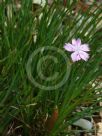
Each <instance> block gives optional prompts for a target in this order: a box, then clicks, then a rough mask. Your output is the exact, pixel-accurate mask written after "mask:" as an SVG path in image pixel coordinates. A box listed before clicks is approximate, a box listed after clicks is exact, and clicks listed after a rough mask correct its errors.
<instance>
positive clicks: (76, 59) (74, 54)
mask: <svg viewBox="0 0 102 136" xmlns="http://www.w3.org/2000/svg"><path fill="white" fill-rule="evenodd" d="M71 58H72V60H73V62H75V61H79V60H81V57H80V55H79V54H78V52H74V53H72V54H71Z"/></svg>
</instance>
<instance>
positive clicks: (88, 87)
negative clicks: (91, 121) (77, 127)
mask: <svg viewBox="0 0 102 136" xmlns="http://www.w3.org/2000/svg"><path fill="white" fill-rule="evenodd" d="M10 4H11V9H12V14H11V13H10V14H8V13H6V14H5V9H6V8H7V7H8V5H10ZM21 5H22V6H21V8H20V9H19V10H18V9H17V8H16V7H15V6H14V3H13V2H12V1H6V2H3V3H2V4H1V5H0V74H1V76H0V84H1V87H0V88H1V89H0V122H1V123H0V134H1V135H2V136H3V135H7V133H13V135H17V134H19V133H20V134H22V135H24V136H28V135H34V136H36V135H46V133H47V126H46V121H44V120H45V118H47V115H48V118H49V117H50V116H51V115H52V113H53V111H54V108H55V107H56V106H57V108H58V119H57V120H56V122H55V123H54V127H53V128H52V129H51V132H50V134H49V135H51V136H56V135H61V136H62V135H64V136H65V134H68V133H69V132H67V129H66V128H67V127H68V125H70V124H72V123H73V122H74V121H75V120H77V119H79V118H80V117H82V118H84V117H86V116H91V115H92V114H93V113H94V112H98V111H99V109H100V107H98V103H99V101H101V91H102V90H101V88H100V87H99V85H100V82H99V81H97V79H98V78H99V77H100V76H101V75H102V65H101V62H102V38H101V36H102V33H101V30H102V28H100V26H99V24H100V22H101V19H102V16H101V14H102V13H101V6H98V7H96V8H95V9H94V10H92V9H93V7H94V5H95V3H94V4H93V5H91V6H90V7H89V8H88V10H87V11H86V12H83V11H82V10H81V9H80V10H79V11H78V12H77V13H76V12H75V11H74V10H73V8H74V7H75V5H77V1H76V2H75V1H73V2H72V3H71V2H70V1H68V2H67V8H65V7H63V6H62V5H61V4H60V3H59V1H58V2H54V3H53V4H52V5H51V6H48V5H45V7H44V8H39V9H37V10H36V11H34V12H32V2H31V0H29V1H28V0H22V1H21ZM73 38H80V39H81V40H82V42H84V43H88V44H89V46H90V50H91V51H90V58H89V60H88V61H87V62H84V61H79V62H75V63H73V62H71V59H70V54H68V53H67V52H66V51H65V50H64V48H63V46H64V44H65V43H66V42H70V41H71V40H72V39H73ZM48 46H49V47H55V48H54V49H55V50H54V51H53V50H45V49H46V47H48ZM42 47H43V48H42ZM38 48H41V49H42V50H41V51H40V52H39V53H38V54H37V55H36V56H35V57H34V56H31V55H33V53H34V51H36V50H37V49H38ZM56 49H59V50H61V51H63V52H64V54H65V55H67V58H68V60H67V63H66V61H65V60H64V59H63V56H61V55H60V54H59V52H60V51H59V50H56ZM46 55H50V56H53V57H56V58H57V59H58V64H54V63H53V62H52V61H50V60H46V61H45V62H44V61H43V66H42V70H43V72H44V75H46V77H47V76H51V75H53V73H56V71H57V72H58V73H60V74H59V76H58V78H57V79H56V80H54V81H51V82H47V81H46V80H43V79H39V75H38V73H40V70H41V67H40V69H39V71H37V65H38V62H39V60H41V58H43V57H44V56H46ZM31 57H33V60H31V59H32V58H31ZM29 58H30V59H29ZM29 61H31V62H32V63H31V66H30V67H31V68H30V67H29V65H28V64H29ZM66 67H67V71H68V79H67V81H66V82H65V83H64V84H63V85H62V86H61V87H60V88H56V84H57V83H58V82H61V80H62V77H63V76H64V74H65V73H66ZM29 70H30V71H29ZM30 72H31V73H30ZM29 74H32V75H33V77H34V78H35V79H36V80H37V81H39V83H41V84H43V85H46V86H48V87H49V86H50V84H51V85H54V86H55V89H53V90H44V89H43V88H42V89H41V88H39V87H37V86H35V85H34V84H32V81H30V80H29V77H30V76H31V75H29ZM93 84H94V86H93ZM97 92H99V93H97ZM87 105H88V106H87ZM81 106H86V108H85V109H84V110H83V111H82V112H78V113H77V112H75V111H76V109H77V107H81ZM11 126H13V128H14V130H12V131H11V129H10V127H11ZM9 131H10V132H9Z"/></svg>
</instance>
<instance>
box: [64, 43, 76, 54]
mask: <svg viewBox="0 0 102 136" xmlns="http://www.w3.org/2000/svg"><path fill="white" fill-rule="evenodd" d="M64 49H65V50H67V51H69V52H73V51H75V49H74V46H73V45H72V44H70V43H66V44H65V46H64Z"/></svg>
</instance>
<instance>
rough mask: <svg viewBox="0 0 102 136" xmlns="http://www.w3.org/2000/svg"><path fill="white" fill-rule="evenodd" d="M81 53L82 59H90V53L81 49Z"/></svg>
mask: <svg viewBox="0 0 102 136" xmlns="http://www.w3.org/2000/svg"><path fill="white" fill-rule="evenodd" d="M79 55H80V57H81V59H83V60H85V61H87V60H88V59H89V54H88V53H86V52H84V51H79Z"/></svg>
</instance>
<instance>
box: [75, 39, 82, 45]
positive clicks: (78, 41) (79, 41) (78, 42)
mask: <svg viewBox="0 0 102 136" xmlns="http://www.w3.org/2000/svg"><path fill="white" fill-rule="evenodd" d="M76 43H77V45H79V46H80V45H81V40H80V39H79V38H78V39H77V40H76Z"/></svg>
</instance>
